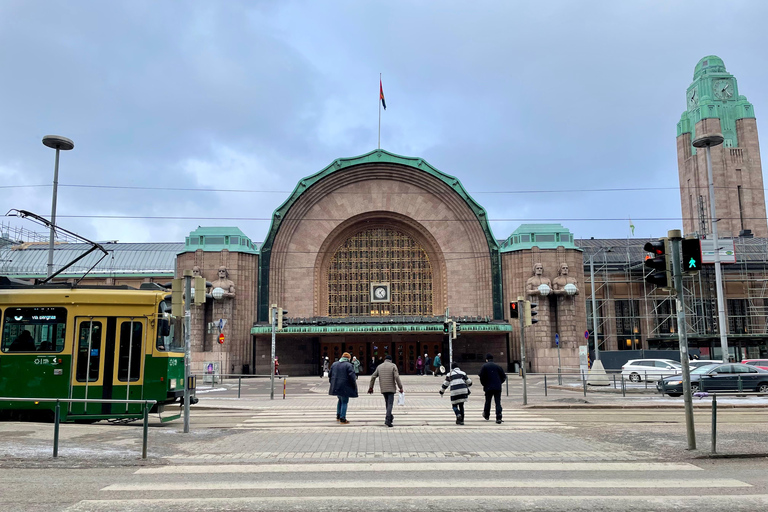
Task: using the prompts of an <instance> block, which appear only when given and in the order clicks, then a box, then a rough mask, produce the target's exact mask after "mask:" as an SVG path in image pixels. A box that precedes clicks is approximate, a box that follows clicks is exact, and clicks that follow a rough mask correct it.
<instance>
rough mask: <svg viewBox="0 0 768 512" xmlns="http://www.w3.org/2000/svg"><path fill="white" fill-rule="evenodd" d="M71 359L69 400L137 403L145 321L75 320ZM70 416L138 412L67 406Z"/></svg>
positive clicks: (103, 405)
mask: <svg viewBox="0 0 768 512" xmlns="http://www.w3.org/2000/svg"><path fill="white" fill-rule="evenodd" d="M75 335H76V341H77V343H76V345H75V347H74V354H73V358H72V361H73V362H72V380H71V384H70V386H71V389H70V397H71V398H90V399H115V400H125V399H126V398H130V399H132V400H140V399H142V398H143V397H144V392H143V382H144V379H143V371H144V352H145V349H144V347H145V335H146V319H145V318H117V317H78V318H77V319H76V334H75ZM69 410H70V413H71V414H88V415H92V414H95V415H99V414H114V413H117V414H122V413H126V412H131V413H134V412H140V411H141V405H139V404H134V405H131V406H130V408H128V407H127V406H126V404H109V403H95V404H88V405H87V407H86V405H85V404H77V403H75V404H71V406H70V409H69Z"/></svg>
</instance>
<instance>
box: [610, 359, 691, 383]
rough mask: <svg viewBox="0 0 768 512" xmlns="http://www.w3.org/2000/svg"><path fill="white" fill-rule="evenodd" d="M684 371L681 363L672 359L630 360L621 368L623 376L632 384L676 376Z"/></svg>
mask: <svg viewBox="0 0 768 512" xmlns="http://www.w3.org/2000/svg"><path fill="white" fill-rule="evenodd" d="M682 370H683V368H682V366H680V363H678V362H677V361H673V360H672V359H630V360H629V361H627V364H625V365H624V366H622V367H621V376H622V377H624V378H627V379H629V381H630V382H642V381H643V380H646V379H647V380H649V381H651V380H658V379H660V378H662V377H666V376H668V375H676V374H678V373H680V372H681V371H682Z"/></svg>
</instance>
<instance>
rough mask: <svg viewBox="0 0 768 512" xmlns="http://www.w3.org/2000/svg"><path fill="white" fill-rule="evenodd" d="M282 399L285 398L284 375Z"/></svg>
mask: <svg viewBox="0 0 768 512" xmlns="http://www.w3.org/2000/svg"><path fill="white" fill-rule="evenodd" d="M283 400H285V377H283Z"/></svg>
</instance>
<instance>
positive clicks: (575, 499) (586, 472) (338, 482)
mask: <svg viewBox="0 0 768 512" xmlns="http://www.w3.org/2000/svg"><path fill="white" fill-rule="evenodd" d="M341 475H343V476H341ZM547 489H548V490H549V492H546V490H547ZM751 489H752V486H751V485H750V484H749V483H747V482H743V481H740V480H736V479H731V478H721V477H718V476H717V473H716V472H714V471H709V470H704V469H702V468H699V467H697V466H695V465H693V464H689V463H673V462H643V461H633V462H438V461H420V462H408V463H392V462H369V463H357V462H342V463H296V464H286V463H264V464H219V465H169V466H156V467H146V468H140V469H138V470H137V471H136V472H135V473H133V474H132V475H129V476H128V477H127V479H126V481H122V482H115V483H113V484H111V485H108V486H106V487H103V488H101V489H100V490H99V492H98V495H97V496H95V497H94V498H95V499H90V500H84V501H81V502H79V503H77V504H75V505H73V506H71V507H70V508H68V509H67V510H68V511H69V512H96V511H110V512H112V511H123V510H124V511H132V512H140V511H149V510H169V511H175V510H214V509H226V510H278V509H283V508H286V509H287V508H290V509H291V510H331V509H333V510H359V508H360V505H361V504H364V506H365V508H366V509H367V510H368V511H378V510H395V509H400V508H403V507H407V508H410V509H420V508H434V507H437V506H439V508H440V509H441V510H442V511H454V510H499V507H502V506H503V507H505V509H507V508H512V507H514V508H516V509H525V510H528V509H534V508H535V509H539V508H543V507H546V510H569V511H570V510H595V509H599V510H622V511H624V510H627V507H628V506H629V505H630V504H631V508H632V509H638V510H647V509H652V510H657V509H659V507H660V506H664V508H665V509H675V510H677V509H678V507H679V508H683V509H689V508H686V507H691V508H690V510H696V509H697V508H694V507H698V510H713V508H712V507H713V506H714V507H715V509H716V507H718V506H722V507H725V506H727V507H728V508H729V509H731V510H741V508H739V507H741V506H755V507H757V506H759V507H760V508H764V506H765V505H767V504H768V495H760V494H753V495H750V494H749V491H750V490H751ZM340 496H341V497H344V496H348V497H350V499H351V500H352V501H349V502H347V501H345V500H344V499H342V501H339V497H340ZM681 505H683V506H681ZM703 505H706V508H702V506H703Z"/></svg>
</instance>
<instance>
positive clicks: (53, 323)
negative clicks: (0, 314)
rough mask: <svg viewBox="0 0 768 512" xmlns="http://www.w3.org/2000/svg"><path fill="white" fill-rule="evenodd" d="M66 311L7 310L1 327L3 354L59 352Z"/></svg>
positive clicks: (61, 309)
mask: <svg viewBox="0 0 768 512" xmlns="http://www.w3.org/2000/svg"><path fill="white" fill-rule="evenodd" d="M66 325H67V309H66V308H45V307H41V308H8V309H6V310H5V322H4V323H3V341H2V344H1V347H2V351H3V352H61V351H62V350H64V339H65V338H64V336H65V330H66Z"/></svg>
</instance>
